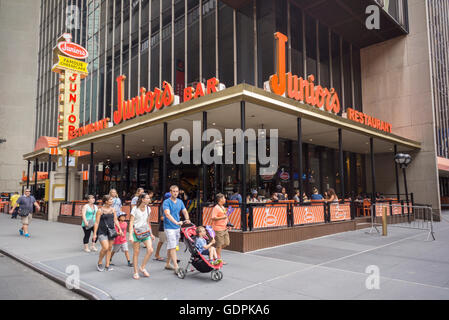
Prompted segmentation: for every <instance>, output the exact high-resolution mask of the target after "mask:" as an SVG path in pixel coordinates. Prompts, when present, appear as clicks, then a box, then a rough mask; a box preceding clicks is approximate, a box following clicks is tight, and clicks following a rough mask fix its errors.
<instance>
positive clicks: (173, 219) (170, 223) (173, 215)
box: [162, 185, 191, 274]
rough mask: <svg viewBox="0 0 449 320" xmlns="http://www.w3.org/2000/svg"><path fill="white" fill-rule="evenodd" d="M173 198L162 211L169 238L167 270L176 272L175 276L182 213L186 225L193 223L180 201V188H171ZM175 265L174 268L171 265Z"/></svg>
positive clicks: (166, 201) (167, 201)
mask: <svg viewBox="0 0 449 320" xmlns="http://www.w3.org/2000/svg"><path fill="white" fill-rule="evenodd" d="M170 194H171V197H170V198H168V199H167V200H165V201H164V203H163V205H162V209H163V210H164V230H165V236H166V237H167V261H166V264H165V269H167V270H175V274H178V271H179V270H178V261H177V259H178V258H177V256H176V247H177V246H178V244H179V238H180V233H181V230H180V228H181V225H182V222H181V221H180V215H179V214H180V212H182V213H183V214H184V217H185V221H184V222H185V223H191V222H190V220H189V213H188V212H187V209H186V207H185V206H184V203H183V202H182V200H181V199H178V194H179V188H178V186H175V185H173V186H171V187H170ZM170 261H171V262H172V263H173V266H172V265H171V264H170Z"/></svg>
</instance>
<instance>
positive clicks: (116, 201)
mask: <svg viewBox="0 0 449 320" xmlns="http://www.w3.org/2000/svg"><path fill="white" fill-rule="evenodd" d="M109 195H110V196H111V197H112V207H113V208H114V210H115V216H116V217H118V214H119V213H120V212H122V200H120V198H119V196H118V193H117V190H115V189H111V190H110V191H109Z"/></svg>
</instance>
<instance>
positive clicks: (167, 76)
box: [161, 10, 172, 83]
mask: <svg viewBox="0 0 449 320" xmlns="http://www.w3.org/2000/svg"><path fill="white" fill-rule="evenodd" d="M171 16H172V15H171V10H166V11H165V12H164V13H163V15H162V22H163V27H162V57H161V58H162V81H167V82H169V83H171V82H172V80H171V60H172V59H171V33H172V28H171Z"/></svg>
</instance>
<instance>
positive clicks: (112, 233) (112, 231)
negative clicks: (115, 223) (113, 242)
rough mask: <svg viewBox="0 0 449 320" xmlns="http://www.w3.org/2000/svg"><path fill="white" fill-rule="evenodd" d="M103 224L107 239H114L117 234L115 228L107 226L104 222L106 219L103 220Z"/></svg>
mask: <svg viewBox="0 0 449 320" xmlns="http://www.w3.org/2000/svg"><path fill="white" fill-rule="evenodd" d="M104 224H105V225H106V229H107V230H108V238H109V239H115V238H117V236H118V233H117V230H115V227H112V228H111V227H109V226H108V224H107V223H106V220H104Z"/></svg>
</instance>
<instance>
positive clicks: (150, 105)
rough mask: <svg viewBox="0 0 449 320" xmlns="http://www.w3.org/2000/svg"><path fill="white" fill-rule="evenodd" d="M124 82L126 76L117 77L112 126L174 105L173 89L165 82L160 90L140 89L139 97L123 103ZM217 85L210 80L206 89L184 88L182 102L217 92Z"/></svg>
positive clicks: (197, 86)
mask: <svg viewBox="0 0 449 320" xmlns="http://www.w3.org/2000/svg"><path fill="white" fill-rule="evenodd" d="M125 80H126V76H124V75H121V76H119V77H117V110H116V111H114V124H119V123H121V122H122V121H125V120H129V119H132V118H135V117H136V116H141V115H144V114H146V113H150V112H152V111H153V110H155V109H156V110H161V109H163V108H164V107H169V106H171V105H173V104H174V103H175V94H174V91H173V87H172V86H171V84H170V83H168V82H166V81H164V82H163V83H162V89H159V88H154V91H148V92H147V90H146V89H145V88H144V87H142V88H140V95H139V96H136V97H134V98H132V99H130V100H126V101H125V100H124V89H125V86H124V82H125ZM218 85H219V81H218V79H216V78H211V79H209V80H207V88H206V87H205V86H204V84H203V83H198V84H197V85H196V88H193V87H186V88H185V89H184V102H185V101H189V100H192V99H196V98H199V97H202V96H204V95H206V94H211V93H214V92H217V90H218V89H217V87H218Z"/></svg>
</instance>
